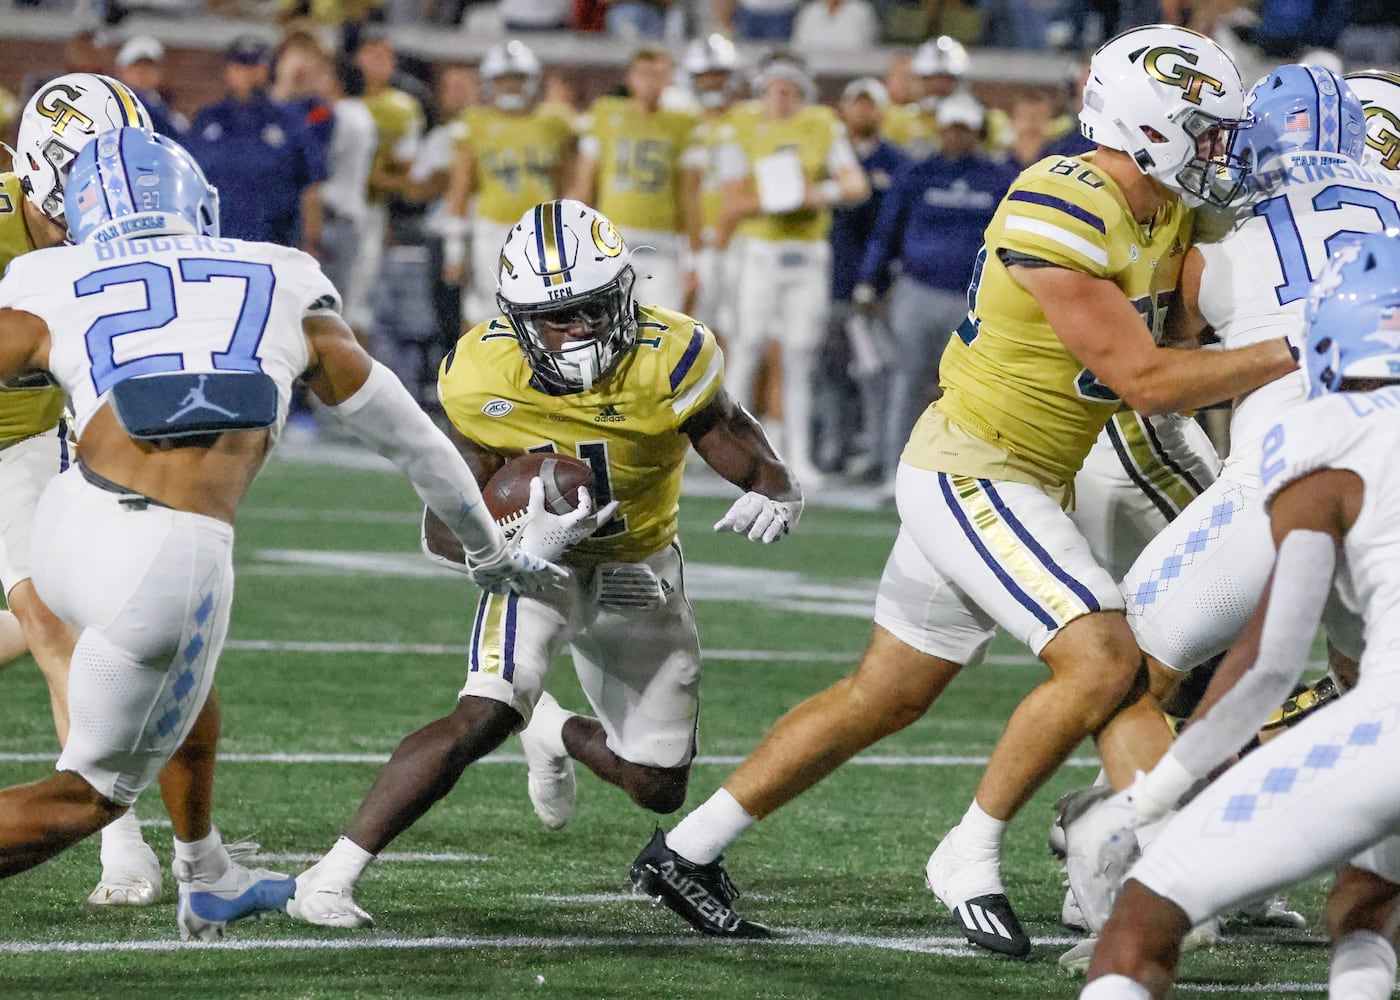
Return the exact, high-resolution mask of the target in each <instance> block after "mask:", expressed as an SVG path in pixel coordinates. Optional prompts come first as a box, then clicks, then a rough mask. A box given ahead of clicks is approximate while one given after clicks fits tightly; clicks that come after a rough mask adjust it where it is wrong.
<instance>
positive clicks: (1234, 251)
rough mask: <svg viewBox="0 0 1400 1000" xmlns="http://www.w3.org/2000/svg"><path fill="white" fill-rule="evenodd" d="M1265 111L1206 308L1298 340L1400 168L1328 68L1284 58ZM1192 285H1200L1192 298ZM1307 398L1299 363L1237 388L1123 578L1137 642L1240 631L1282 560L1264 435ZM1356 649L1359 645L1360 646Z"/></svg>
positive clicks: (1259, 336) (1223, 319)
mask: <svg viewBox="0 0 1400 1000" xmlns="http://www.w3.org/2000/svg"><path fill="white" fill-rule="evenodd" d="M1251 102H1252V103H1251V110H1252V112H1253V114H1254V117H1255V124H1254V125H1253V127H1252V128H1250V129H1249V130H1247V131H1246V132H1245V133H1244V141H1245V142H1246V144H1247V146H1248V148H1249V149H1250V151H1251V152H1252V154H1253V157H1254V162H1253V172H1252V175H1251V178H1250V181H1249V192H1250V195H1249V197H1248V199H1247V201H1246V202H1245V203H1244V204H1243V205H1241V206H1239V207H1236V208H1233V209H1232V210H1231V211H1230V212H1229V213H1228V214H1217V215H1207V216H1205V217H1204V218H1203V219H1202V220H1201V221H1200V223H1199V225H1200V228H1201V230H1202V231H1203V233H1202V238H1201V239H1200V240H1199V241H1198V243H1197V245H1196V248H1195V250H1194V251H1193V252H1192V253H1191V255H1190V256H1189V257H1188V259H1187V264H1186V269H1187V270H1186V275H1185V276H1184V281H1186V282H1190V281H1191V280H1192V279H1193V278H1194V279H1195V280H1196V289H1197V290H1196V301H1197V303H1198V309H1199V311H1200V314H1201V317H1202V318H1203V319H1204V321H1205V322H1206V323H1209V324H1210V325H1211V326H1212V327H1214V329H1215V332H1216V335H1217V336H1218V337H1219V338H1220V339H1221V341H1222V343H1223V344H1224V346H1225V347H1227V348H1235V347H1242V346H1245V345H1247V344H1253V343H1258V342H1260V341H1265V340H1269V339H1272V338H1276V337H1290V338H1291V339H1292V340H1293V341H1294V342H1295V343H1296V341H1297V339H1298V335H1299V333H1300V331H1301V328H1302V321H1303V308H1304V305H1305V302H1306V295H1307V291H1308V287H1309V286H1310V285H1311V284H1312V279H1313V275H1314V274H1316V273H1317V272H1318V271H1319V270H1320V269H1321V267H1322V265H1323V264H1324V263H1325V261H1326V260H1327V256H1328V254H1329V253H1330V252H1331V251H1332V250H1334V249H1335V248H1336V245H1337V242H1338V239H1339V238H1340V237H1342V235H1343V234H1348V233H1351V234H1355V233H1367V232H1375V231H1377V230H1381V229H1386V228H1391V227H1400V185H1397V183H1396V182H1397V181H1398V180H1400V177H1397V175H1395V174H1393V173H1391V172H1389V171H1377V170H1370V169H1367V168H1364V167H1362V166H1361V165H1360V160H1361V155H1362V150H1363V148H1364V144H1365V140H1366V135H1365V128H1366V126H1365V118H1364V114H1363V111H1362V108H1361V103H1360V101H1359V100H1358V99H1357V97H1356V95H1355V94H1354V93H1353V92H1352V90H1351V88H1350V87H1349V86H1348V85H1347V84H1346V83H1345V82H1344V81H1343V80H1341V79H1340V78H1339V77H1338V76H1336V75H1335V74H1333V73H1332V72H1330V71H1329V70H1325V69H1321V68H1319V67H1315V66H1302V65H1293V66H1283V67H1280V68H1279V69H1278V70H1276V71H1275V72H1274V73H1272V74H1270V75H1269V76H1267V77H1265V78H1264V79H1263V80H1261V81H1260V82H1259V83H1258V84H1256V85H1255V87H1254V89H1253V91H1252V92H1251ZM1190 292H1191V287H1190V285H1189V284H1188V285H1187V295H1188V299H1189V296H1190ZM1304 398H1305V387H1304V383H1303V377H1302V374H1301V373H1300V372H1294V373H1291V374H1289V375H1287V376H1284V377H1283V378H1281V379H1278V380H1277V381H1275V382H1272V383H1270V384H1269V385H1266V386H1263V387H1262V388H1260V389H1256V390H1255V391H1254V392H1252V393H1250V394H1249V395H1247V396H1245V397H1244V398H1242V399H1240V400H1237V401H1236V406H1235V410H1234V413H1233V415H1232V417H1231V420H1230V441H1231V445H1230V455H1229V457H1228V459H1227V460H1226V462H1225V466H1224V469H1223V470H1222V472H1221V475H1220V478H1219V479H1218V480H1217V481H1216V482H1215V484H1214V485H1213V486H1211V487H1210V488H1209V489H1208V490H1206V492H1205V493H1204V494H1203V495H1202V496H1201V497H1200V498H1199V499H1198V500H1196V501H1195V502H1194V503H1193V504H1192V505H1191V506H1190V507H1188V508H1187V509H1186V511H1185V512H1183V513H1182V515H1181V516H1180V517H1179V518H1177V519H1176V520H1175V521H1174V522H1173V523H1172V525H1171V527H1170V528H1168V529H1167V530H1166V531H1164V532H1163V533H1162V534H1160V535H1158V536H1157V538H1155V539H1153V541H1152V542H1151V543H1150V544H1149V545H1148V546H1147V548H1146V549H1144V550H1143V552H1142V555H1141V556H1140V557H1139V558H1138V559H1137V561H1136V562H1135V563H1134V564H1133V566H1132V568H1131V569H1130V570H1129V571H1128V574H1127V576H1126V577H1125V578H1124V581H1123V593H1124V597H1125V598H1126V600H1127V605H1128V620H1129V623H1130V624H1131V625H1132V626H1133V632H1134V634H1135V635H1136V636H1137V639H1138V644H1139V645H1140V646H1141V647H1142V649H1143V651H1144V652H1146V653H1147V654H1148V655H1149V656H1150V657H1153V658H1154V659H1155V660H1156V661H1157V662H1158V663H1160V664H1161V665H1163V666H1165V667H1167V668H1169V669H1171V670H1175V671H1185V670H1189V669H1191V668H1192V667H1194V666H1196V665H1197V664H1199V663H1201V662H1203V661H1205V660H1207V659H1209V658H1210V657H1212V656H1214V655H1216V654H1217V653H1219V652H1222V651H1223V650H1225V649H1226V648H1228V647H1229V645H1230V644H1231V643H1232V642H1233V641H1234V639H1235V637H1236V636H1237V635H1239V633H1240V629H1241V628H1242V627H1243V625H1244V622H1245V619H1246V618H1248V616H1249V614H1250V612H1251V611H1252V609H1253V608H1254V605H1255V603H1256V602H1257V600H1258V597H1259V594H1260V593H1261V592H1262V590H1263V588H1264V582H1265V580H1266V578H1267V576H1268V573H1269V565H1270V562H1271V554H1272V553H1271V550H1270V547H1269V545H1268V534H1267V532H1268V519H1267V516H1266V515H1265V512H1264V510H1263V507H1262V504H1261V503H1260V496H1259V489H1260V487H1259V449H1260V446H1261V444H1262V442H1263V439H1264V435H1265V432H1266V431H1268V429H1269V428H1270V427H1271V426H1273V424H1274V422H1275V421H1276V420H1277V418H1278V416H1279V415H1280V414H1281V413H1283V412H1285V411H1286V410H1288V409H1289V408H1291V407H1293V406H1295V405H1297V404H1298V403H1300V402H1301V401H1302V400H1303V399H1304ZM1348 652H1352V651H1351V650H1348Z"/></svg>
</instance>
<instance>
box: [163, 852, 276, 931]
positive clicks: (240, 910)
mask: <svg viewBox="0 0 1400 1000" xmlns="http://www.w3.org/2000/svg"><path fill="white" fill-rule="evenodd" d="M224 849H225V851H226V852H227V854H228V855H229V862H228V868H227V869H226V870H225V871H224V873H223V874H222V875H220V876H219V877H217V878H213V879H208V878H203V877H198V876H195V875H194V873H193V871H192V869H191V867H190V865H189V863H188V862H183V861H180V860H179V859H176V861H175V863H174V864H173V865H172V867H173V868H174V869H175V879H176V881H177V882H178V884H179V887H180V899H179V902H178V904H177V905H176V909H175V920H176V922H177V923H178V924H179V925H180V939H181V940H183V941H188V940H190V939H192V938H193V939H197V940H200V941H218V940H219V939H221V938H222V937H223V936H224V930H225V928H226V927H227V926H228V925H229V924H231V923H233V922H234V921H235V920H242V919H244V918H245V917H251V916H253V915H255V914H258V913H266V912H268V911H271V910H281V909H284V908H285V906H286V902H287V900H288V898H289V897H290V896H291V895H292V893H293V892H294V891H295V890H296V882H295V881H294V880H293V879H292V878H291V876H289V875H283V874H282V873H280V872H273V871H268V870H267V869H265V868H247V867H245V866H244V865H242V864H240V863H239V862H238V861H237V860H235V857H246V856H248V855H249V854H251V853H253V852H254V851H256V850H257V845H256V844H253V843H250V842H240V843H237V844H228V845H225V848H224Z"/></svg>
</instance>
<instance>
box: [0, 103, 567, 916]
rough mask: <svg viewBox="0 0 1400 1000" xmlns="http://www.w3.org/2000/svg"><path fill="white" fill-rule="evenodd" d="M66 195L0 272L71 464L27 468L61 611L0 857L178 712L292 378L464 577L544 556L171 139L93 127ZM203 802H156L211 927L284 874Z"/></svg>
mask: <svg viewBox="0 0 1400 1000" xmlns="http://www.w3.org/2000/svg"><path fill="white" fill-rule="evenodd" d="M130 178H137V179H138V181H139V186H138V184H133V183H132V181H131V180H130ZM152 203H153V204H156V205H159V206H161V208H160V209H158V210H142V209H143V206H145V205H148V204H152ZM64 208H65V217H66V221H67V225H68V232H69V236H70V237H71V238H72V239H73V240H74V242H75V244H76V245H74V246H63V247H53V248H49V249H46V250H38V251H35V252H33V253H31V254H26V255H24V256H21V257H19V258H17V259H16V260H15V261H13V262H12V263H11V265H10V268H9V270H8V272H7V273H6V275H5V278H4V280H3V281H0V381H3V382H10V381H12V380H14V379H16V378H22V377H24V376H26V375H28V374H30V373H35V372H47V373H49V374H51V375H52V376H53V378H54V379H55V380H56V381H57V383H58V384H59V385H61V386H62V387H63V389H64V390H65V391H66V392H67V393H68V394H69V397H70V398H71V399H72V402H73V411H74V424H75V429H76V432H77V446H76V460H75V464H74V465H73V466H71V467H70V468H68V469H67V470H65V471H64V472H62V473H60V474H58V475H57V476H55V477H53V478H52V479H51V480H50V481H49V483H48V485H47V486H46V487H45V490H44V493H43V496H42V497H41V498H40V500H39V505H38V509H37V511H36V513H35V525H34V540H33V544H32V554H33V570H34V574H35V579H34V583H35V588H36V591H37V592H38V594H39V595H40V597H41V598H43V600H44V601H45V603H46V604H48V605H49V606H50V607H52V608H53V609H54V611H55V613H56V614H58V615H59V616H61V617H62V618H63V619H64V620H65V621H69V622H72V623H73V624H74V626H75V627H77V628H78V629H79V636H78V640H77V643H76V645H75V647H74V650H73V654H72V663H71V669H70V682H71V683H70V685H69V695H68V705H69V709H70V712H71V727H70V731H69V734H68V740H67V742H66V743H65V745H64V748H63V753H62V756H60V758H59V760H58V763H57V765H56V769H55V773H54V774H53V775H51V776H50V777H48V778H46V779H44V780H42V781H37V782H32V783H29V784H26V785H17V786H14V787H11V788H7V789H4V790H0V878H5V877H8V876H11V875H14V874H17V873H19V872H22V871H25V870H26V869H28V868H32V867H33V866H35V865H37V864H40V863H42V862H43V861H45V860H47V859H48V858H51V857H53V856H54V855H55V854H57V853H59V852H60V851H62V850H64V849H66V848H67V847H69V846H71V845H73V844H75V843H77V842H78V841H80V840H82V839H83V838H85V837H87V836H89V835H90V834H92V833H94V832H95V831H97V830H98V829H101V828H102V827H103V826H105V825H107V824H108V823H109V822H111V820H113V819H115V818H116V817H118V816H120V815H121V814H122V813H124V812H125V811H126V810H127V808H128V807H129V806H130V805H131V803H132V802H134V801H135V799H136V798H137V796H138V795H140V793H141V791H142V790H143V789H144V788H145V787H146V786H148V785H149V784H150V782H151V781H152V780H153V779H154V778H155V776H156V775H157V773H158V772H160V771H161V769H162V767H163V766H164V765H165V763H166V762H167V761H168V760H169V759H170V757H171V755H172V754H173V753H174V752H175V750H176V749H177V748H178V747H179V746H180V745H181V744H182V743H183V742H184V741H185V739H186V737H187V736H188V735H189V733H190V731H191V729H192V727H193V726H194V725H195V722H196V719H197V718H198V717H199V716H200V712H201V708H202V707H203V705H204V703H205V699H206V698H207V696H208V694H209V691H210V688H211V687H212V685H213V681H214V672H215V669H216V664H217V659H218V655H219V651H220V649H221V647H222V645H223V641H224V637H225V634H226V632H227V628H228V619H229V609H230V606H231V604H232V598H233V562H232V549H233V528H232V522H233V517H234V514H235V512H236V510H237V508H238V505H239V502H240V501H241V500H242V498H243V495H244V493H245V492H246V490H247V488H248V487H249V486H250V485H251V483H252V480H253V478H254V476H256V474H257V471H258V469H259V467H260V466H261V465H262V462H263V460H264V458H265V457H266V455H267V452H268V451H269V450H270V448H271V447H272V445H273V444H274V443H275V441H276V439H277V436H278V433H279V432H280V430H281V428H282V425H283V423H284V422H285V420H286V415H287V406H288V402H289V399H290V393H291V385H292V382H293V380H294V379H297V378H304V379H305V380H306V382H307V384H308V386H309V387H310V388H311V390H312V391H313V392H314V393H316V395H317V396H318V397H319V398H320V399H321V400H322V402H324V403H326V404H327V407H328V408H329V410H330V411H331V412H332V413H335V414H336V415H338V416H339V417H340V418H341V419H342V420H343V421H344V422H345V423H346V425H347V426H348V427H349V428H350V429H351V430H353V431H354V432H355V433H356V434H357V435H358V436H360V437H361V438H362V439H363V440H364V441H365V442H366V443H367V444H369V445H370V446H371V447H373V448H374V449H375V450H377V451H378V452H379V453H380V454H382V455H385V456H386V457H388V458H390V459H392V460H393V461H395V462H396V463H397V464H398V465H399V467H400V468H401V469H402V470H403V471H404V472H405V474H406V475H408V476H409V478H410V479H411V480H412V481H413V483H414V486H415V488H416V489H417V490H418V492H419V494H420V495H421V496H423V497H424V499H425V500H426V501H427V502H428V503H429V504H430V505H431V506H432V507H433V508H434V509H435V510H436V511H437V512H438V514H439V515H440V516H441V517H442V518H443V520H444V521H445V522H446V523H447V524H449V525H450V526H451V528H452V531H453V532H454V533H455V534H456V535H457V536H458V537H459V538H460V539H461V540H462V544H463V545H464V546H465V547H467V549H468V551H469V552H471V553H472V555H473V560H472V562H473V564H474V570H473V572H474V573H475V575H476V578H477V579H478V581H479V582H481V583H483V584H491V585H494V586H519V587H529V586H538V585H539V584H540V583H541V582H542V580H541V578H542V577H543V576H545V575H546V574H547V573H552V572H558V568H557V567H554V566H553V565H552V564H548V563H545V562H543V561H542V560H539V559H536V558H534V557H533V556H530V555H528V553H527V552H525V551H524V550H522V549H517V548H509V547H507V546H506V544H505V542H504V540H503V539H502V537H501V534H500V531H499V530H498V529H497V528H496V526H495V524H494V523H493V522H492V521H491V519H490V517H489V515H487V514H486V512H485V505H484V504H483V503H482V502H481V496H480V493H479V491H478V490H477V488H476V483H475V481H474V480H473V479H472V477H471V474H470V472H469V470H468V469H467V468H466V466H465V465H464V464H463V463H462V462H461V461H460V460H459V459H458V457H457V455H456V453H455V452H454V450H453V449H452V448H451V447H450V446H449V444H448V442H447V441H446V440H445V439H444V438H443V437H442V435H441V434H439V433H438V432H437V431H436V429H435V428H434V427H433V425H432V423H431V422H430V421H429V420H428V419H427V417H425V416H424V415H423V413H422V411H421V410H419V409H418V407H417V406H416V404H415V403H414V402H413V400H412V398H411V397H410V396H409V395H408V393H407V392H406V391H405V390H404V388H403V387H402V386H401V385H400V384H399V383H398V381H397V380H396V379H394V377H393V376H392V375H391V374H389V372H388V370H387V369H385V368H383V366H381V365H379V364H378V363H377V362H374V361H372V360H371V359H370V358H369V356H368V355H366V354H365V353H364V351H363V350H362V349H361V348H360V347H359V346H358V345H357V343H356V341H355V339H354V336H353V335H352V334H351V332H350V330H349V328H348V327H347V326H345V324H344V323H343V322H342V321H341V320H340V318H339V317H338V316H337V315H336V312H335V310H336V306H337V305H338V303H339V296H338V294H337V293H336V291H335V289H334V288H333V287H332V286H331V285H330V283H329V282H328V281H327V280H326V279H325V277H324V276H323V275H322V274H321V273H320V269H319V268H318V267H316V265H315V262H314V261H313V260H312V259H311V258H310V257H307V256H306V255H305V254H302V253H300V252H298V251H295V250H290V249H286V248H283V247H277V246H273V245H271V244H258V243H246V242H242V241H238V240H222V239H219V238H218V232H219V229H218V222H219V205H218V194H217V192H215V191H214V189H213V188H212V187H210V186H209V184H208V182H207V181H206V180H205V178H204V175H203V173H202V172H201V171H200V169H199V167H198V166H197V165H196V164H195V162H194V160H193V159H191V158H190V156H189V155H188V154H187V153H186V152H185V151H184V150H183V149H181V148H180V147H179V146H178V145H176V144H175V143H174V142H173V141H172V140H169V139H167V138H165V137H164V136H160V135H156V134H154V133H151V132H149V131H146V130H145V129H140V128H121V129H116V130H112V131H108V132H104V133H102V134H101V135H99V136H98V138H96V139H94V140H92V141H91V142H90V143H88V145H87V146H86V147H85V148H84V149H83V150H82V151H81V152H79V154H78V156H77V158H76V159H75V160H74V161H73V165H72V169H71V173H70V175H69V177H68V179H67V182H66V191H65V194H64ZM527 540H528V539H527ZM207 806H208V803H207V800H206V802H205V809H204V811H203V812H202V813H200V814H186V813H183V812H180V811H177V810H172V812H171V819H172V823H173V825H174V827H175V838H176V839H175V862H174V866H173V867H174V869H175V874H176V878H177V880H178V881H179V906H178V909H177V922H178V924H179V927H180V932H181V936H182V937H197V938H203V939H209V938H217V937H222V935H223V931H224V927H225V925H226V924H227V923H228V922H230V921H232V920H235V919H238V918H240V917H243V916H247V915H249V914H250V913H254V912H257V911H259V910H265V909H271V908H276V907H278V906H280V905H281V904H282V903H283V902H284V901H285V900H286V898H287V897H288V896H290V895H291V892H292V890H293V887H294V883H293V882H292V880H291V879H289V878H286V877H285V876H278V875H277V874H276V873H273V872H267V871H264V870H262V869H254V870H250V869H248V868H245V867H244V866H243V865H241V864H239V863H238V862H237V861H235V860H232V859H231V858H230V857H229V853H228V852H227V851H226V850H225V849H224V846H223V844H222V841H221V840H220V837H219V833H218V831H217V830H216V829H213V828H212V827H211V826H210V825H209V823H208V810H207ZM196 824H198V825H196ZM201 826H202V829H201V828H200V827H201Z"/></svg>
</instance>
